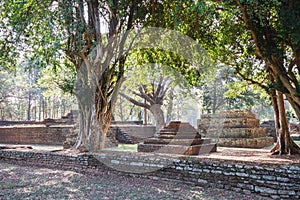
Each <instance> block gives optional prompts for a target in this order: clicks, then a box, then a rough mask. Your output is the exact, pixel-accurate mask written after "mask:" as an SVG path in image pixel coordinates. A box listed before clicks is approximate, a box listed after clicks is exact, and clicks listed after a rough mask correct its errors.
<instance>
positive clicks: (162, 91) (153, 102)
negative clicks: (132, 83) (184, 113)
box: [120, 75, 172, 131]
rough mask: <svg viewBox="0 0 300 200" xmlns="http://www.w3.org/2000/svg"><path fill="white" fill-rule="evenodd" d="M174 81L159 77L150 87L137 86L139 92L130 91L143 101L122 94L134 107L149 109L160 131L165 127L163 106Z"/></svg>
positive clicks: (153, 80)
mask: <svg viewBox="0 0 300 200" xmlns="http://www.w3.org/2000/svg"><path fill="white" fill-rule="evenodd" d="M171 84H172V80H171V79H170V78H168V77H163V76H161V75H160V76H159V77H157V79H152V80H151V83H150V85H146V84H140V85H139V86H137V92H135V91H134V90H130V92H131V93H132V94H134V95H135V96H137V97H140V98H141V99H142V101H138V100H136V99H135V98H132V97H129V96H128V95H126V94H125V93H120V94H121V95H122V96H123V97H124V98H125V99H127V100H128V101H130V102H131V103H133V104H134V105H137V106H140V107H143V108H146V109H148V110H149V111H150V112H151V113H152V115H153V116H154V120H155V122H156V130H157V131H159V130H160V129H161V128H162V127H163V126H165V117H164V113H163V110H162V108H161V106H162V105H163V101H164V99H165V97H166V95H167V92H168V91H169V89H170V88H171Z"/></svg>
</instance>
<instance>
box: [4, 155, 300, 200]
mask: <svg viewBox="0 0 300 200" xmlns="http://www.w3.org/2000/svg"><path fill="white" fill-rule="evenodd" d="M0 160H6V161H9V162H12V163H18V164H24V163H27V164H35V165H41V166H49V167H55V168H63V169H71V170H89V171H97V170H100V169H103V168H105V169H108V168H107V167H111V168H112V169H114V171H115V170H121V171H115V172H117V173H121V174H123V175H124V174H127V175H130V176H139V177H146V178H151V179H156V180H159V179H169V180H171V181H172V180H178V181H183V182H187V183H192V184H195V185H201V186H214V187H218V188H223V189H227V190H234V191H237V192H242V193H245V194H250V193H258V194H260V195H262V196H267V197H271V198H274V199H299V197H300V176H299V174H300V164H299V163H298V164H293V165H289V164H287V165H283V164H267V163H265V164H259V163H251V162H240V161H232V160H217V159H208V158H205V157H176V156H172V157H169V158H168V157H161V156H158V155H154V154H143V153H129V152H126V153H125V152H105V153H100V154H80V155H77V156H69V155H61V154H56V153H40V152H21V151H13V150H2V151H0ZM103 163H105V164H103ZM145 171H146V173H141V172H145ZM147 171H148V172H147ZM139 172H140V173H139Z"/></svg>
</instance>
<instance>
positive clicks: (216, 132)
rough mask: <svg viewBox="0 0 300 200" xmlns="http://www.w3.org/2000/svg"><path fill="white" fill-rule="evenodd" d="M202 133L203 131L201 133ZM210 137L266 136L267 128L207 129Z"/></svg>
mask: <svg viewBox="0 0 300 200" xmlns="http://www.w3.org/2000/svg"><path fill="white" fill-rule="evenodd" d="M201 134H202V133H201ZM203 135H209V137H212V138H213V137H215V138H219V137H226V138H257V137H265V136H266V133H265V130H264V129H262V128H223V129H207V130H206V134H203Z"/></svg>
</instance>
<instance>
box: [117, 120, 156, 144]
mask: <svg viewBox="0 0 300 200" xmlns="http://www.w3.org/2000/svg"><path fill="white" fill-rule="evenodd" d="M111 127H117V135H116V138H117V140H118V142H119V143H121V144H137V143H140V142H142V141H144V140H145V139H146V138H150V137H153V135H154V133H155V126H146V125H122V124H121V125H119V124H116V125H111Z"/></svg>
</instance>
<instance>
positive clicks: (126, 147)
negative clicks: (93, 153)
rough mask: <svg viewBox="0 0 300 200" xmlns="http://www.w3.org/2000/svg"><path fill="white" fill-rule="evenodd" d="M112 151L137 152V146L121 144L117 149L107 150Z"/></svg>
mask: <svg viewBox="0 0 300 200" xmlns="http://www.w3.org/2000/svg"><path fill="white" fill-rule="evenodd" d="M107 150H111V151H134V152H136V151H137V144H119V145H118V146H117V147H111V148H107Z"/></svg>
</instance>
